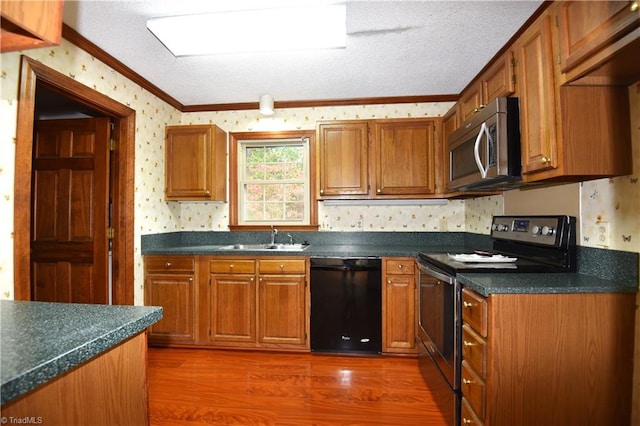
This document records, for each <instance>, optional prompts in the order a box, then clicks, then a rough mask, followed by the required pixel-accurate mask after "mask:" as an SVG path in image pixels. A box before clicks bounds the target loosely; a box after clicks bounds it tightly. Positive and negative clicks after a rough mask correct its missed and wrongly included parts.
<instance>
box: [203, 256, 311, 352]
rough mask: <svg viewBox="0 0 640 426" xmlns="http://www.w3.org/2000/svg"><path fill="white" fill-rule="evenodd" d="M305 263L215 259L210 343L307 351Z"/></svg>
mask: <svg viewBox="0 0 640 426" xmlns="http://www.w3.org/2000/svg"><path fill="white" fill-rule="evenodd" d="M308 268H309V261H308V259H306V258H303V257H300V258H288V257H287V258H285V257H277V258H276V257H274V258H262V257H259V258H247V257H231V258H227V257H224V258H215V259H214V258H212V259H211V260H210V262H209V271H210V279H209V283H210V284H209V286H210V289H209V299H208V300H209V309H208V310H209V313H210V316H209V327H208V328H209V334H208V337H207V343H209V344H213V345H216V346H224V347H240V348H262V349H268V348H271V349H294V350H300V349H302V350H308V349H309V344H308V338H307V336H308V332H307V330H308V317H309V308H308V307H309V297H308V285H307V276H308Z"/></svg>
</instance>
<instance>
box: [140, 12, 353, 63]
mask: <svg viewBox="0 0 640 426" xmlns="http://www.w3.org/2000/svg"><path fill="white" fill-rule="evenodd" d="M147 28H148V29H149V30H150V31H151V32H152V33H153V34H154V35H155V36H156V37H157V38H158V40H160V42H162V44H164V45H165V46H166V47H167V49H169V50H170V51H171V53H173V55H174V56H177V57H179V56H195V55H212V54H225V53H226V54H229V53H243V52H269V51H271V52H273V51H284V50H310V49H332V48H333V49H335V48H344V47H346V7H345V5H344V4H328V5H313V6H301V7H287V8H275V9H261V10H236V11H229V12H220V13H206V14H197V15H183V16H170V17H162V18H154V19H150V20H149V21H147Z"/></svg>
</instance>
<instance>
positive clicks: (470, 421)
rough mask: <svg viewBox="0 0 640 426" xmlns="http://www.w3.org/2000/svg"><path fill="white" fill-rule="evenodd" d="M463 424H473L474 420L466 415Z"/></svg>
mask: <svg viewBox="0 0 640 426" xmlns="http://www.w3.org/2000/svg"><path fill="white" fill-rule="evenodd" d="M462 424H463V425H470V424H473V420H471V419H467V418H466V417H464V418H463V419H462Z"/></svg>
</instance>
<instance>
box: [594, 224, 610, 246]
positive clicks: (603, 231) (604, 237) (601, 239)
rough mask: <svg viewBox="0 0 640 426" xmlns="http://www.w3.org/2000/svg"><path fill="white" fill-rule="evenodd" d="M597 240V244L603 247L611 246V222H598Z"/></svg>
mask: <svg viewBox="0 0 640 426" xmlns="http://www.w3.org/2000/svg"><path fill="white" fill-rule="evenodd" d="M596 226H597V231H598V232H597V240H596V244H598V245H599V246H603V247H609V222H605V221H602V220H599V221H597V222H596Z"/></svg>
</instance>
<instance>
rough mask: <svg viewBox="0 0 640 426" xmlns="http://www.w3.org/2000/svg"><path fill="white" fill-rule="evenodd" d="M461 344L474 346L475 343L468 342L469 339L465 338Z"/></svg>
mask: <svg viewBox="0 0 640 426" xmlns="http://www.w3.org/2000/svg"><path fill="white" fill-rule="evenodd" d="M462 345H463V346H476V345H477V343H474V342H469V341H467V340H464V341H462Z"/></svg>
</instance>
